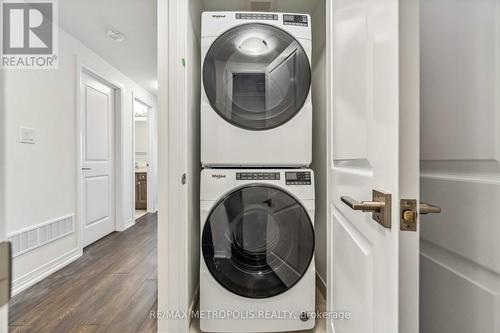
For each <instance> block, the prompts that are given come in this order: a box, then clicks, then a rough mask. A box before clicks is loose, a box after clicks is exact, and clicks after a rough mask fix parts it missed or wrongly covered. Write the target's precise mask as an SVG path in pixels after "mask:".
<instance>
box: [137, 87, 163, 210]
mask: <svg viewBox="0 0 500 333" xmlns="http://www.w3.org/2000/svg"><path fill="white" fill-rule="evenodd" d="M136 102H139V103H141V104H143V105H145V106H146V107H147V108H148V118H147V129H148V164H149V167H148V185H147V186H148V207H147V209H146V210H147V212H148V213H155V212H156V211H157V210H158V207H157V206H158V205H157V197H158V181H157V176H156V175H157V173H156V172H157V168H158V167H157V166H158V138H157V135H156V133H157V128H158V118H157V112H156V108H155V107H153V106H152V105H151V104H150V103H148V102H146V101H145V99H143V98H141V96H140V95H139V94H137V93H135V92H132V124H133V126H132V140H133V144H132V157H133V159H134V161H135V103H136ZM132 171H133V175H132V176H133V177H134V191H133V195H134V198H133V201H132V202H134V211H135V189H136V183H135V165H134V168H133V169H132Z"/></svg>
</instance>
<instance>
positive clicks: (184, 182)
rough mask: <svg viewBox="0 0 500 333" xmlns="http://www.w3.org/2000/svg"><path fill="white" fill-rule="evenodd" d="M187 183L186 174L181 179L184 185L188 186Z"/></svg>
mask: <svg viewBox="0 0 500 333" xmlns="http://www.w3.org/2000/svg"><path fill="white" fill-rule="evenodd" d="M186 181H187V176H186V174H185V173H183V174H182V178H181V183H182V185H186Z"/></svg>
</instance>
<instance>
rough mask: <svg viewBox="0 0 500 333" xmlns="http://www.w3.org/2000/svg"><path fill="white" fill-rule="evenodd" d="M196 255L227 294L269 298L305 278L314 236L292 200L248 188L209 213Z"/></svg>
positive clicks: (268, 189) (255, 187) (274, 191)
mask: <svg viewBox="0 0 500 333" xmlns="http://www.w3.org/2000/svg"><path fill="white" fill-rule="evenodd" d="M202 252H203V257H204V260H205V263H206V264H207V266H208V269H209V271H210V272H211V274H212V275H213V277H214V278H215V279H216V280H217V281H218V282H219V283H220V284H221V285H222V286H224V287H225V288H226V289H228V290H229V291H231V292H233V293H235V294H238V295H240V296H244V297H249V298H266V297H272V296H275V295H278V294H281V293H283V292H285V291H287V290H289V289H290V288H292V287H293V286H294V285H295V284H296V283H297V282H298V281H299V280H300V279H301V278H302V276H303V275H304V274H305V273H306V271H307V269H308V267H309V264H310V263H311V259H312V258H313V253H314V230H313V226H312V222H311V220H310V219H309V215H308V214H307V212H306V210H305V209H304V207H303V206H302V205H301V204H300V203H299V202H298V201H297V200H296V199H294V198H293V197H292V196H290V195H289V194H287V193H286V192H284V191H282V190H280V189H278V188H275V187H270V186H262V185H250V186H247V187H244V188H241V189H238V190H236V191H234V192H232V193H230V194H229V195H227V196H226V197H225V198H223V199H222V200H221V201H220V202H219V203H218V204H217V205H216V206H215V207H214V209H213V210H212V212H211V213H210V215H209V217H208V219H207V221H206V223H205V226H204V228H203V234H202Z"/></svg>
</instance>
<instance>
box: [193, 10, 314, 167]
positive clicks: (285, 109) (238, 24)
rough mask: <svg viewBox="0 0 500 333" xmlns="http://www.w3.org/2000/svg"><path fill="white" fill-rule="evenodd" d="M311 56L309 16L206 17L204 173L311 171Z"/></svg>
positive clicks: (216, 14) (223, 14) (237, 14)
mask: <svg viewBox="0 0 500 333" xmlns="http://www.w3.org/2000/svg"><path fill="white" fill-rule="evenodd" d="M311 50H312V42H311V18H310V16H309V15H306V14H283V13H252V12H204V13H203V16H202V36H201V58H202V80H201V81H202V87H201V90H202V91H201V162H202V164H203V165H204V166H205V167H224V166H228V167H234V166H249V167H267V166H271V167H278V166H282V167H303V166H309V165H310V164H311V158H312V102H311V65H310V64H311V52H312V51H311Z"/></svg>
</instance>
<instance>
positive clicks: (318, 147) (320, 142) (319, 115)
mask: <svg viewBox="0 0 500 333" xmlns="http://www.w3.org/2000/svg"><path fill="white" fill-rule="evenodd" d="M312 21H313V61H312V92H313V96H312V98H313V163H312V168H313V170H314V172H315V176H316V178H315V179H316V183H315V186H316V220H315V224H314V229H315V232H316V252H315V256H316V272H317V274H318V275H319V277H320V278H321V280H322V282H323V284H325V285H326V220H327V219H326V155H327V154H326V126H325V124H326V112H327V110H326V50H325V46H326V1H324V0H323V1H319V2H318V6H317V7H316V10H315V11H314V12H313V15H312Z"/></svg>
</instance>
